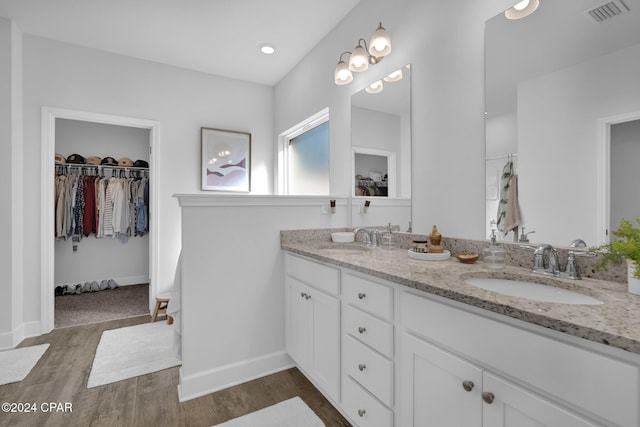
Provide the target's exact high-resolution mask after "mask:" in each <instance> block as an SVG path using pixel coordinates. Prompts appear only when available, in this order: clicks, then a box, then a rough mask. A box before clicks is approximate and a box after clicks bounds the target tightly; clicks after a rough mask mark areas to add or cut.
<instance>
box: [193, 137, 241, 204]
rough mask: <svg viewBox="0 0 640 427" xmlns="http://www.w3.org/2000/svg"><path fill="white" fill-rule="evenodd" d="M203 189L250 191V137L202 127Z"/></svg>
mask: <svg viewBox="0 0 640 427" xmlns="http://www.w3.org/2000/svg"><path fill="white" fill-rule="evenodd" d="M201 140H202V189H203V190H214V191H235V192H249V191H251V134H250V133H247V132H237V131H231V130H223V129H212V128H205V127H203V128H201Z"/></svg>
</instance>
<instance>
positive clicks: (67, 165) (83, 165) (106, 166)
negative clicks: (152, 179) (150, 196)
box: [55, 163, 149, 171]
mask: <svg viewBox="0 0 640 427" xmlns="http://www.w3.org/2000/svg"><path fill="white" fill-rule="evenodd" d="M55 167H60V168H78V169H82V168H95V169H98V170H99V169H117V170H125V171H127V170H133V171H148V170H149V168H143V167H136V166H111V165H87V164H78V163H64V164H61V163H56V164H55Z"/></svg>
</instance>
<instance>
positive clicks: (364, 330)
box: [358, 326, 367, 334]
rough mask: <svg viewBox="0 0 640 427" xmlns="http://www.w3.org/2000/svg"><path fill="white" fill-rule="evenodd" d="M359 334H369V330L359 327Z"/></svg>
mask: <svg viewBox="0 0 640 427" xmlns="http://www.w3.org/2000/svg"><path fill="white" fill-rule="evenodd" d="M358 332H359V333H361V334H364V333H365V332H367V328H365V327H364V326H359V327H358Z"/></svg>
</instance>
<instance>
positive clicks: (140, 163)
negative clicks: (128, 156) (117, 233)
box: [133, 160, 149, 168]
mask: <svg viewBox="0 0 640 427" xmlns="http://www.w3.org/2000/svg"><path fill="white" fill-rule="evenodd" d="M133 166H135V167H137V168H148V167H149V162H147V161H146V160H136V161H135V162H133Z"/></svg>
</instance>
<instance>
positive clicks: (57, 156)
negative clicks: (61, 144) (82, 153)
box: [56, 153, 67, 165]
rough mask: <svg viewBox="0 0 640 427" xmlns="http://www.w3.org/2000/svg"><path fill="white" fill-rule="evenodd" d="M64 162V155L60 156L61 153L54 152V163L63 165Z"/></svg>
mask: <svg viewBox="0 0 640 427" xmlns="http://www.w3.org/2000/svg"><path fill="white" fill-rule="evenodd" d="M66 162H67V160H66V159H65V158H64V156H62V154H58V153H56V164H58V165H64V164H65V163H66Z"/></svg>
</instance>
